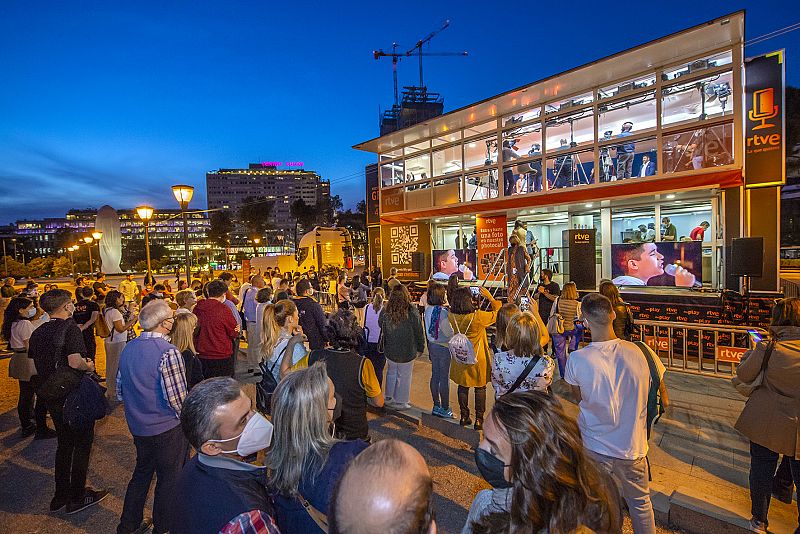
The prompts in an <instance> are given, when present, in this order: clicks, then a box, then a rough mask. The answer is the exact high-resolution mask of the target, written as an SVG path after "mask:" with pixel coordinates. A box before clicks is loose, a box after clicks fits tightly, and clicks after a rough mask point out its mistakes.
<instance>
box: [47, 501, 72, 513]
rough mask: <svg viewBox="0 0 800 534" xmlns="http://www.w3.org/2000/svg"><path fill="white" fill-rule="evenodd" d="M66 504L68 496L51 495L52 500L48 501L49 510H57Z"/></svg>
mask: <svg viewBox="0 0 800 534" xmlns="http://www.w3.org/2000/svg"><path fill="white" fill-rule="evenodd" d="M67 504H69V497H53V500H51V501H50V511H51V512H58V511H59V510H61V509H62V508H64V507H65V506H66V505H67Z"/></svg>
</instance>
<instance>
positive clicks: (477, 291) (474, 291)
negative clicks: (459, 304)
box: [469, 286, 481, 297]
mask: <svg viewBox="0 0 800 534" xmlns="http://www.w3.org/2000/svg"><path fill="white" fill-rule="evenodd" d="M469 290H470V291H472V296H473V297H477V296H478V295H479V294H480V290H481V289H480V287H479V286H470V288H469Z"/></svg>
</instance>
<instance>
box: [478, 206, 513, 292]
mask: <svg viewBox="0 0 800 534" xmlns="http://www.w3.org/2000/svg"><path fill="white" fill-rule="evenodd" d="M507 224H508V223H507V219H506V216H505V215H495V216H492V217H482V216H480V215H478V216H477V217H476V218H475V227H476V230H477V232H478V258H477V261H478V277H479V278H480V279H481V280H482V279H484V278H486V276H487V274H489V271H490V270H491V269H492V266H494V271H493V272H492V273H491V274H490V275H489V279H490V280H494V279H495V278H500V277H501V276H502V273H503V260H502V259H500V260H498V261H497V262H495V260H497V256H498V255H499V254H501V253H502V252H503V250H505V248H506V246H507V245H508V242H507V240H506V231H507Z"/></svg>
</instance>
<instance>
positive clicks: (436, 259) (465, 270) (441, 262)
mask: <svg viewBox="0 0 800 534" xmlns="http://www.w3.org/2000/svg"><path fill="white" fill-rule="evenodd" d="M431 258H432V261H433V269H432V271H431V272H432V273H433V279H434V280H441V281H446V280H448V279H449V278H450V276H451V275H453V274H458V279H459V280H467V281H470V280H475V249H463V250H459V249H452V248H451V249H446V250H434V251H433V252H431Z"/></svg>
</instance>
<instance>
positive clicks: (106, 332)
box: [94, 307, 111, 339]
mask: <svg viewBox="0 0 800 534" xmlns="http://www.w3.org/2000/svg"><path fill="white" fill-rule="evenodd" d="M94 333H95V335H96V336H97V337H99V338H103V339H105V338H107V337H111V329H110V328H109V327H108V321H106V308H105V307H103V308H101V309H100V317H98V318H97V320H96V321H95V322H94Z"/></svg>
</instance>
